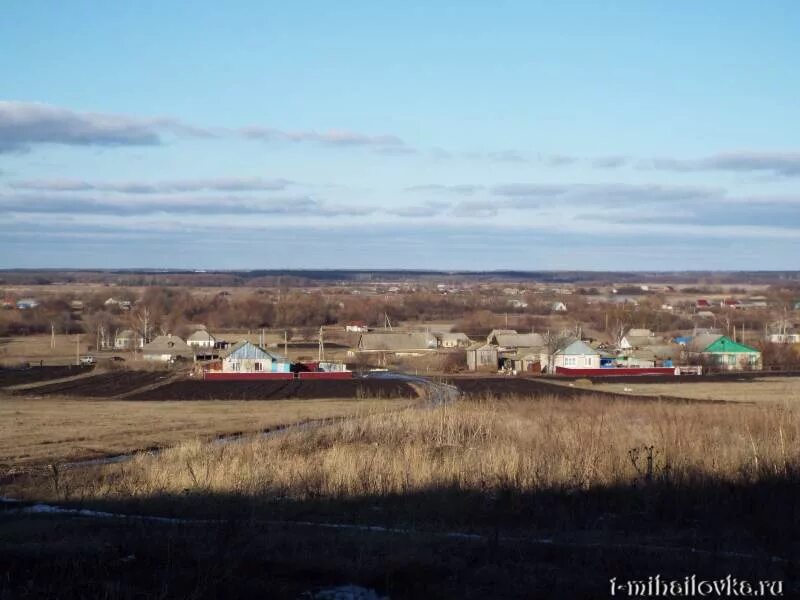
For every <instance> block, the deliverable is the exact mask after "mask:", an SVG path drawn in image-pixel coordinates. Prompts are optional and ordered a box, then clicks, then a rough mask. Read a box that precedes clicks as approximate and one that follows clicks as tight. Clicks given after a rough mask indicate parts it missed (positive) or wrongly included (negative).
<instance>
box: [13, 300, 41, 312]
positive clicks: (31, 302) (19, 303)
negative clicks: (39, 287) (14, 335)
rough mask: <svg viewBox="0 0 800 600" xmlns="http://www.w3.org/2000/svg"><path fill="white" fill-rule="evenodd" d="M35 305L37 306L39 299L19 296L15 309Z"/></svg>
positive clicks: (30, 307) (29, 307) (25, 308)
mask: <svg viewBox="0 0 800 600" xmlns="http://www.w3.org/2000/svg"><path fill="white" fill-rule="evenodd" d="M37 306H39V301H38V300H36V299H35V298H21V299H20V300H17V309H19V310H30V309H32V308H36V307H37Z"/></svg>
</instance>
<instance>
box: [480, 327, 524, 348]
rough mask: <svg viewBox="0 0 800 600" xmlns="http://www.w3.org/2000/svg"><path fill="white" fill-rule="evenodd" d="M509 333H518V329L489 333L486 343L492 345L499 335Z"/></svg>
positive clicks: (493, 330)
mask: <svg viewBox="0 0 800 600" xmlns="http://www.w3.org/2000/svg"><path fill="white" fill-rule="evenodd" d="M507 333H517V330H516V329H492V330H491V331H490V332H489V335H487V336H486V343H487V344H488V343H491V341H492V338H493V337H495V336H498V335H502V334H507Z"/></svg>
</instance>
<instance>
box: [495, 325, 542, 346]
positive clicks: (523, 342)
mask: <svg viewBox="0 0 800 600" xmlns="http://www.w3.org/2000/svg"><path fill="white" fill-rule="evenodd" d="M486 343H487V344H491V345H493V346H498V347H500V348H532V347H540V346H544V345H545V344H544V338H543V337H542V335H541V334H539V333H517V332H516V331H515V330H514V329H496V330H494V331H492V332H491V333H490V334H489V335H488V336H487V338H486Z"/></svg>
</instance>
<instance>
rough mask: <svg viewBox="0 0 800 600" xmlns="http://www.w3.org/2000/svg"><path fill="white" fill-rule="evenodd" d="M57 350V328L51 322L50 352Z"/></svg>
mask: <svg viewBox="0 0 800 600" xmlns="http://www.w3.org/2000/svg"><path fill="white" fill-rule="evenodd" d="M55 349H56V326H55V324H54V323H53V322H52V321H50V350H55Z"/></svg>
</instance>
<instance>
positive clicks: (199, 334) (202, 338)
mask: <svg viewBox="0 0 800 600" xmlns="http://www.w3.org/2000/svg"><path fill="white" fill-rule="evenodd" d="M186 341H187V342H207V341H211V342H213V341H214V336H213V335H211V334H210V333H208V331H206V330H205V329H198V330H197V331H195V332H194V333H193V334H192V335H190V336H189V337H188V338H186Z"/></svg>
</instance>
